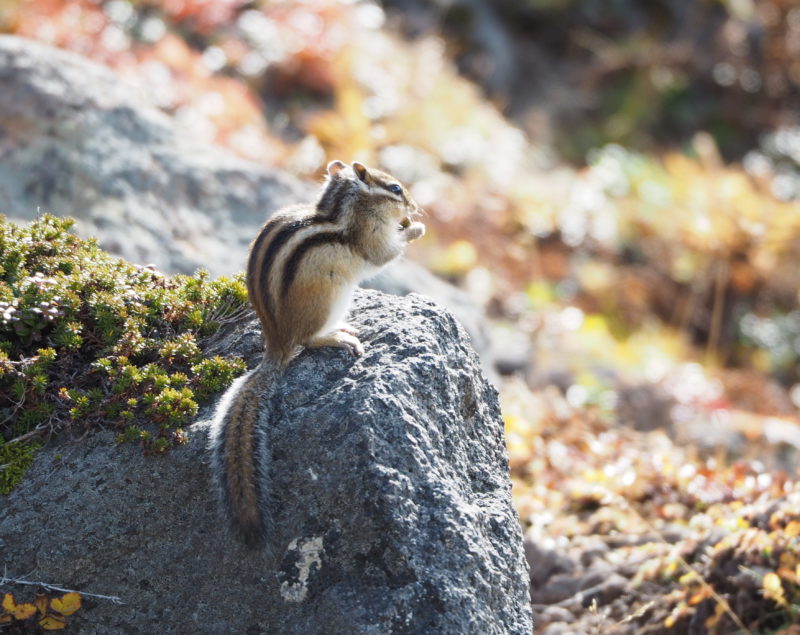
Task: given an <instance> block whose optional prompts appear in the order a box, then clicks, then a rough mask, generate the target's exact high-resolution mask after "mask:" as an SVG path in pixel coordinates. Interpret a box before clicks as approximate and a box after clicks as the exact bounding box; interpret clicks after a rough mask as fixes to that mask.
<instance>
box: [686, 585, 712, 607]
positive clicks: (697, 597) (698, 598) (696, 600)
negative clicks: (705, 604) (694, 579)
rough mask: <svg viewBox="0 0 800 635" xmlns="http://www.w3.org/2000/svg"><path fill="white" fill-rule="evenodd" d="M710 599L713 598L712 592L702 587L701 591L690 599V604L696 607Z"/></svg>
mask: <svg viewBox="0 0 800 635" xmlns="http://www.w3.org/2000/svg"><path fill="white" fill-rule="evenodd" d="M708 597H711V590H710V589H709V588H708V587H707V586H704V587H700V590H699V591H698V592H697V593H695V594H693V595H692V596H691V597H690V598H689V600H688V604H689V606H695V605H697V604H700V602H702V601H703V600H705V599H706V598H708Z"/></svg>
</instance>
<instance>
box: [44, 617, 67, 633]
mask: <svg viewBox="0 0 800 635" xmlns="http://www.w3.org/2000/svg"><path fill="white" fill-rule="evenodd" d="M39 626H41V627H42V628H43V629H44V630H46V631H60V630H62V629H64V628H66V627H67V620H65V619H64V618H63V617H61V616H60V615H53V614H52V613H48V614H47V615H45V616H44V617H43V618H42V619H40V620H39Z"/></svg>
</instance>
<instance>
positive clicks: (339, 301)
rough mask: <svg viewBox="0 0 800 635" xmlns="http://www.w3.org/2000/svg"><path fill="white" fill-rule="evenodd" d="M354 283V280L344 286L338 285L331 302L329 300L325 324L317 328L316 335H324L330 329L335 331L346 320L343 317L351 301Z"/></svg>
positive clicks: (345, 315)
mask: <svg viewBox="0 0 800 635" xmlns="http://www.w3.org/2000/svg"><path fill="white" fill-rule="evenodd" d="M356 284H357V283H356V282H352V283H350V284H348V285H346V286H342V287H339V289H338V292H337V294H336V296H335V298H334V300H333V302H331V310H330V313H328V319H327V320H326V321H325V326H323V327H322V328H321V329H320V330H319V333H317V335H326V334H328V333H330V332H331V331H336V330H338V329H339V327H340V326H341V325H342V324H344V323H345V322H346V320H345V318H346V317H347V312H348V311H349V310H350V304H351V302H352V301H353V291H354V290H355V288H356Z"/></svg>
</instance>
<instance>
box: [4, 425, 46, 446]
mask: <svg viewBox="0 0 800 635" xmlns="http://www.w3.org/2000/svg"><path fill="white" fill-rule="evenodd" d="M47 427H48V426H42V425H41V424H39V425H38V426H36V427H35V428H34V429H33V430H31V431H30V432H26V433H25V434H21V435H20V436H18V437H14V438H13V439H11V441H9V442H8V443H7V444H6V445H11V444H12V443H20V442H21V441H27V440H28V439H32V438H33V437H39V436H42V435H43V434H44V433H45V432H47Z"/></svg>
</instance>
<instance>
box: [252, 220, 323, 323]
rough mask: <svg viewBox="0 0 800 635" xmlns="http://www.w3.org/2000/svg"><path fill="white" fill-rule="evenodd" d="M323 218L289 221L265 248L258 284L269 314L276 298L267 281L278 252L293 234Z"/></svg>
mask: <svg viewBox="0 0 800 635" xmlns="http://www.w3.org/2000/svg"><path fill="white" fill-rule="evenodd" d="M322 221H323V219H321V218H319V217H317V216H307V217H305V218H300V219H297V220H294V221H291V222H290V223H287V224H286V225H285V226H283V227H281V229H280V230H278V231H277V232H276V233H275V235H274V237H273V238H272V240H271V241H270V242H269V244H268V245H267V246H266V249H264V250H263V251H264V257H263V259H262V260H261V265H260V267H259V268H258V270H259V275H258V279H257V280H256V283H257V286H258V287H259V288H261V289H262V293H261V298H262V302H263V305H262V306H263V308H264V312H265V313H266V314H268V315H272V314H273V311H272V307H273V302H274V298H272V297H271V295H270V290H269V284H268V283H267V281H268V280H269V279H270V277H269V272H270V269H272V266H273V264H274V263H275V259H276V258H277V256H278V252H279V251H280V250H281V249H282V248H284V247H285V246H286V241H288V240H289V239H290V238H291V236H292V235H293V234H295V233H297V232H298V231H300V230H301V229H303V228H304V227H308V226H309V225H312V224H314V223H319V222H322ZM262 281H263V282H262Z"/></svg>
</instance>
